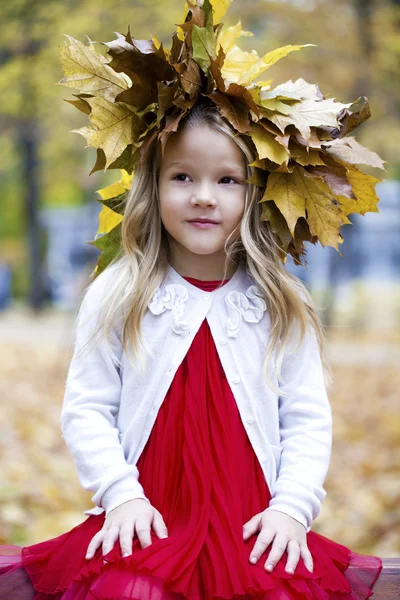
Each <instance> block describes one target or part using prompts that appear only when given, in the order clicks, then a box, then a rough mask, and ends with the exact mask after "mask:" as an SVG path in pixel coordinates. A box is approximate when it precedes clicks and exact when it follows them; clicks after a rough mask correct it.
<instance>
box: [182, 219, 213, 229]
mask: <svg viewBox="0 0 400 600" xmlns="http://www.w3.org/2000/svg"><path fill="white" fill-rule="evenodd" d="M188 223H189V225H193V227H198V228H200V229H211V228H212V227H217V225H219V223H217V222H216V221H212V220H211V219H207V220H198V221H197V220H193V221H188Z"/></svg>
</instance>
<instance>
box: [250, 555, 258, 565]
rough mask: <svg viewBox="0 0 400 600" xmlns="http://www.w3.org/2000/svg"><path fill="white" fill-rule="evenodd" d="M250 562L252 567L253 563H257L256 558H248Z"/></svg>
mask: <svg viewBox="0 0 400 600" xmlns="http://www.w3.org/2000/svg"><path fill="white" fill-rule="evenodd" d="M250 562H251V563H253V565H254V563H255V562H257V558H256V557H255V556H252V557H251V558H250Z"/></svg>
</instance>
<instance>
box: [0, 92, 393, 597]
mask: <svg viewBox="0 0 400 600" xmlns="http://www.w3.org/2000/svg"><path fill="white" fill-rule="evenodd" d="M254 159H255V157H254V154H253V152H252V147H251V145H250V143H249V142H248V140H247V141H246V139H245V137H244V136H237V135H235V132H234V130H233V129H232V128H231V127H230V125H229V124H228V122H227V121H226V120H225V119H224V118H223V117H222V116H221V114H220V113H219V111H218V110H217V109H216V107H215V105H212V103H211V102H206V101H202V102H198V103H197V104H196V106H195V107H194V108H193V110H192V111H191V112H190V113H189V114H188V115H187V117H185V118H184V119H182V120H181V122H180V124H179V128H178V130H177V132H176V133H174V135H172V136H171V137H170V138H169V139H168V142H167V144H166V147H165V151H164V155H163V156H162V153H161V149H160V144H159V142H158V140H157V139H155V140H154V142H153V145H152V146H151V148H150V151H149V152H148V153H147V155H146V160H145V161H144V163H143V164H142V165H141V167H140V168H138V169H137V171H135V177H134V181H133V185H132V188H131V190H130V192H129V195H128V198H127V202H126V206H125V212H124V219H123V222H122V241H123V247H124V250H125V251H124V253H123V254H122V255H120V256H119V257H118V258H117V259H115V260H113V261H112V263H111V264H110V265H109V266H108V267H107V268H106V269H105V270H104V271H103V272H101V273H100V275H99V276H98V277H97V278H96V279H95V280H94V281H93V282H92V283H91V285H90V286H89V287H88V290H87V292H86V294H85V296H84V298H83V302H82V305H81V310H80V313H79V326H78V328H77V337H76V345H75V351H74V355H73V358H72V361H71V365H70V369H69V373H68V378H67V383H66V390H65V398H64V405H63V408H62V414H61V425H62V431H63V435H64V439H65V442H66V444H67V446H68V448H69V450H70V452H71V453H72V456H73V458H74V461H75V464H76V468H77V472H78V475H79V479H80V481H81V483H82V486H83V487H84V488H85V489H87V490H91V491H92V492H93V493H94V495H93V498H92V500H93V502H94V504H95V505H96V506H95V508H92V509H89V510H87V511H85V514H86V515H87V518H86V520H84V521H83V522H82V523H81V524H79V525H78V526H76V527H74V528H73V529H72V530H71V531H69V532H66V533H64V534H63V535H61V536H59V537H56V538H54V539H51V540H46V541H43V542H41V543H38V544H35V545H33V546H27V547H23V548H20V547H18V546H3V547H2V548H1V549H0V550H1V551H0V554H1V563H0V565H1V566H0V573H2V574H1V575H0V598H1V599H2V600H5V599H6V598H7V600H9V599H11V598H12V600H28V599H29V600H31V599H34V600H94V599H96V600H99V599H101V600H127V599H129V600H167V599H168V600H174V599H175V600H178V599H181V600H182V599H187V600H212V599H221V598H223V599H225V600H228V599H238V600H239V599H241V600H247V599H251V598H257V599H259V600H293V599H300V598H306V599H319V600H339V599H341V600H344V599H345V600H365V599H367V598H369V597H370V596H371V595H372V593H373V592H372V587H373V585H374V583H375V581H376V580H377V578H378V575H379V573H380V571H381V569H382V561H381V559H380V558H378V557H374V556H367V555H362V554H357V553H355V552H352V551H351V550H350V549H349V548H347V547H345V546H343V545H341V544H340V543H337V542H335V541H333V540H330V539H328V538H326V537H324V536H323V535H320V534H318V533H315V532H313V531H312V530H311V526H312V522H313V520H314V519H315V518H316V517H317V516H318V514H319V513H320V508H321V502H322V500H323V499H324V497H325V495H326V492H325V490H324V488H323V482H324V480H325V477H326V474H327V471H328V466H329V460H330V453H331V441H332V440H331V433H332V417H331V409H330V405H329V401H328V397H327V392H326V386H325V381H327V380H329V373H328V369H327V366H326V364H325V362H324V360H323V353H322V342H323V329H322V326H321V323H320V322H319V319H318V316H317V313H316V308H315V306H314V304H313V302H312V299H311V296H310V295H309V293H308V291H307V289H306V288H305V286H304V285H303V284H302V283H301V282H300V281H299V280H298V279H297V278H296V277H294V276H293V275H291V274H289V273H288V272H287V271H286V270H285V268H284V266H283V265H282V261H281V258H280V255H279V252H278V246H277V243H276V240H275V237H274V234H273V232H272V230H271V229H270V228H269V227H268V224H266V223H264V224H262V223H260V203H259V200H260V197H259V195H258V191H257V188H256V187H255V186H252V185H250V184H248V183H246V182H245V180H246V179H247V178H248V176H249V172H250V171H249V167H248V165H249V164H250V163H251V162H253V161H254ZM126 324H128V325H127V326H126V327H125V325H126ZM99 332H101V333H102V334H103V335H101V337H100V339H97V340H95V338H96V335H97V334H98V333H99ZM93 340H95V343H94V344H93V343H92V342H93ZM7 554H8V555H7Z"/></svg>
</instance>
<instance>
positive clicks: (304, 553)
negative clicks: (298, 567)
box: [300, 544, 314, 573]
mask: <svg viewBox="0 0 400 600" xmlns="http://www.w3.org/2000/svg"><path fill="white" fill-rule="evenodd" d="M300 554H301V558H302V559H303V561H304V564H305V566H306V567H307V569H308V570H309V571H311V573H313V571H314V561H313V557H312V554H311V552H310V550H309V548H308V546H307V545H306V544H303V545H302V546H301V547H300Z"/></svg>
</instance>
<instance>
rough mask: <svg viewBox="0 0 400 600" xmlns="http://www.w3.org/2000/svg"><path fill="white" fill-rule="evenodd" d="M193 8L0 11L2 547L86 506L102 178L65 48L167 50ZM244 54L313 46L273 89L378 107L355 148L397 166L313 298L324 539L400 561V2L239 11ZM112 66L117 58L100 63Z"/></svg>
mask: <svg viewBox="0 0 400 600" xmlns="http://www.w3.org/2000/svg"><path fill="white" fill-rule="evenodd" d="M182 14H183V2H182V1H181V0H162V1H161V0H146V1H145V0H143V1H138V0H131V1H129V2H128V1H126V0H107V2H102V1H101V0H100V1H99V0H79V2H78V1H77V0H64V1H63V2H60V0H42V1H41V0H13V1H12V2H3V3H1V7H0V98H1V101H0V124H1V127H0V198H1V200H0V397H1V406H2V412H1V414H2V418H1V420H0V432H1V436H0V438H1V441H0V460H1V473H2V477H1V481H0V543H15V544H25V545H27V544H33V543H37V542H40V541H42V540H44V539H49V538H50V537H54V536H56V535H60V534H61V533H63V532H65V531H67V530H69V529H71V528H72V527H74V526H75V525H77V524H78V523H80V522H81V521H82V520H84V518H85V515H83V511H84V510H86V509H88V508H90V507H91V506H92V503H91V500H90V498H91V495H92V494H91V493H87V492H85V491H84V490H82V489H81V488H80V485H79V483H78V480H77V477H76V473H75V468H74V464H73V462H72V458H71V456H70V455H69V453H68V451H67V449H66V447H65V443H64V440H63V439H62V437H61V431H60V424H59V416H60V409H61V404H62V400H63V392H64V383H65V377H66V372H67V369H68V364H69V360H70V357H71V353H72V327H73V320H74V316H75V310H76V307H77V304H78V301H79V297H80V294H81V293H82V291H83V290H84V288H85V286H86V285H87V284H88V278H89V275H90V273H91V272H92V270H93V268H94V266H95V264H96V259H97V253H98V250H97V249H96V248H95V247H93V246H91V245H89V244H88V243H87V242H88V241H90V240H93V239H94V237H95V235H96V232H97V227H98V218H97V217H98V214H99V212H100V209H101V204H100V203H99V202H97V201H96V198H97V197H98V195H97V194H96V190H98V189H101V188H103V187H106V186H107V185H109V184H110V183H112V182H113V181H115V180H116V179H117V177H118V176H117V175H116V174H115V173H114V174H113V173H104V172H102V171H100V172H96V173H94V174H93V175H91V176H90V177H89V172H90V170H91V168H92V165H93V164H94V162H95V149H93V148H87V149H85V148H84V146H85V141H84V140H83V138H82V137H81V136H79V135H77V134H76V133H71V130H72V129H77V128H79V127H82V126H83V125H86V120H85V119H86V117H85V115H82V114H80V113H79V112H78V111H76V109H75V108H74V107H73V106H71V105H70V104H69V103H68V102H65V101H64V99H73V95H72V94H73V90H68V89H67V88H65V87H63V86H57V85H56V83H57V82H58V81H59V80H60V79H61V78H62V76H63V72H62V69H61V65H60V61H59V50H58V45H61V44H64V41H65V40H66V38H65V37H64V34H68V35H70V36H72V37H74V38H76V39H78V40H80V41H81V42H85V43H87V41H88V39H87V37H85V36H88V37H89V38H90V39H91V40H92V41H95V42H100V41H111V40H112V39H114V38H115V35H114V33H113V32H121V33H124V34H126V33H127V28H128V25H130V30H131V34H132V36H133V37H134V38H136V39H151V37H152V35H153V34H155V33H156V34H157V36H158V38H159V39H160V40H161V41H163V43H164V45H165V46H166V47H167V48H170V45H171V34H172V31H173V30H174V29H175V25H174V24H177V23H180V22H181V17H182ZM239 19H241V21H242V26H243V29H244V30H250V31H252V32H253V33H254V37H244V38H241V39H240V41H239V44H240V46H241V47H242V48H243V49H244V50H247V51H251V49H253V48H254V49H255V50H257V52H258V54H259V55H260V56H261V55H263V54H264V53H265V52H267V51H268V50H272V49H274V48H277V47H280V46H283V45H286V44H306V43H312V44H317V46H316V47H309V48H304V49H302V50H301V51H300V52H294V53H292V54H290V55H289V56H288V57H286V58H285V59H284V60H282V61H280V62H278V63H277V64H276V65H275V66H274V67H272V68H271V70H270V71H269V72H268V77H269V78H270V77H272V78H273V79H274V81H273V86H275V85H278V84H279V83H282V82H284V81H287V80H289V79H292V80H295V79H297V78H298V77H302V78H304V79H305V80H306V81H308V82H310V83H318V85H319V87H320V89H321V91H322V93H323V94H324V95H325V97H333V98H335V99H336V100H337V101H340V102H352V101H355V100H356V99H357V98H358V97H359V96H361V95H365V96H367V97H368V99H369V102H370V106H371V112H372V117H371V118H370V119H369V120H368V121H366V122H365V123H363V124H362V125H361V126H360V127H359V128H358V129H357V130H356V132H354V135H355V137H356V139H357V140H358V141H359V142H360V143H362V144H364V145H366V146H367V147H369V148H370V149H371V150H373V151H375V152H377V153H378V154H379V155H380V156H381V158H382V159H384V160H386V161H388V163H387V165H386V168H387V173H386V174H384V175H382V171H379V172H378V173H374V172H373V169H370V170H369V171H368V169H364V170H365V171H366V172H370V173H371V174H374V175H375V176H377V177H380V178H382V177H383V176H384V177H385V179H386V180H385V181H383V182H381V183H378V185H377V192H378V195H379V197H380V198H381V201H380V203H379V205H378V207H379V213H367V214H366V215H365V216H360V215H356V217H358V218H353V217H355V216H354V215H350V220H351V221H352V224H351V225H345V226H344V227H343V228H342V230H341V231H342V234H343V237H344V240H345V241H344V244H342V247H341V248H340V251H341V255H340V254H339V253H338V252H337V251H336V250H334V249H333V248H330V247H326V248H322V247H321V246H317V247H313V246H310V248H309V252H308V267H307V268H300V267H296V266H294V265H293V264H292V263H290V262H289V263H288V265H287V268H288V269H290V270H292V271H293V272H294V273H295V274H296V275H298V276H299V277H301V278H302V279H303V280H304V281H305V282H306V283H307V285H308V286H309V289H310V291H311V292H312V294H313V295H314V297H315V298H316V300H317V303H318V306H319V307H320V309H321V316H322V318H323V320H324V322H325V324H326V327H327V336H328V348H327V349H328V357H329V358H330V360H331V364H332V367H333V372H334V377H335V382H334V384H333V386H332V389H331V391H330V400H331V404H332V410H333V416H334V442H333V450H332V460H331V467H330V470H329V473H328V477H327V480H326V483H325V488H326V490H327V492H328V493H327V497H326V499H325V500H324V503H323V507H322V512H321V514H320V516H319V517H318V519H317V520H316V521H315V523H314V525H313V530H315V531H317V532H319V533H321V534H323V535H326V536H328V537H330V538H332V539H335V540H336V541H338V542H340V543H343V544H345V545H347V546H349V547H351V548H352V549H353V550H354V551H358V552H366V553H376V554H377V555H380V556H382V557H389V556H398V555H399V554H400V486H399V475H400V400H399V398H400V393H399V389H400V281H399V274H400V153H399V151H398V141H399V139H400V67H399V65H400V2H399V1H398V0H397V1H395V0H281V1H267V0H266V1H263V0H254V1H252V0H234V1H233V3H232V5H231V7H230V9H229V11H228V13H227V15H226V18H225V19H224V22H225V23H226V25H227V26H230V25H234V24H236V23H237V21H238V20H239ZM96 49H97V50H98V51H102V52H103V53H104V54H105V47H104V46H100V45H99V44H98V45H96Z"/></svg>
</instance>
